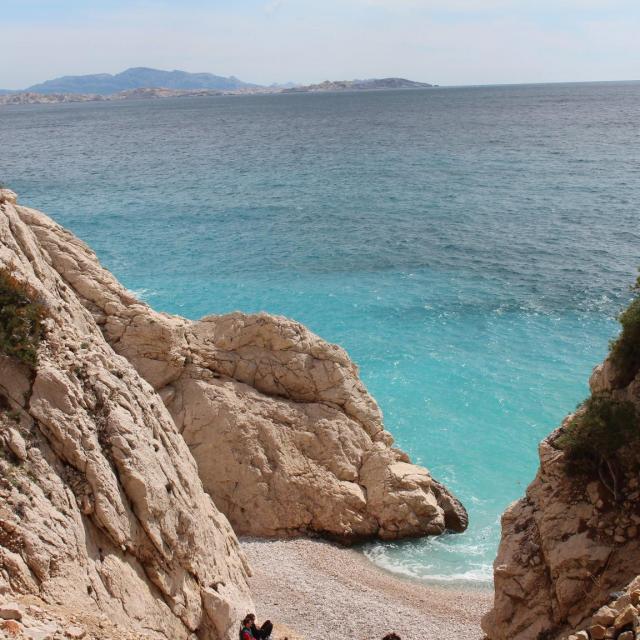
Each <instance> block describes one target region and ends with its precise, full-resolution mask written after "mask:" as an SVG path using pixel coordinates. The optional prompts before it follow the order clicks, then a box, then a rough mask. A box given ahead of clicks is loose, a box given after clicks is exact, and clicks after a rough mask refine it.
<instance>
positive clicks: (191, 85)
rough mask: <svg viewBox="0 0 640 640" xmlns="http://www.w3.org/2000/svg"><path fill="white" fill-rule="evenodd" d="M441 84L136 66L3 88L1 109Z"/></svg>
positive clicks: (410, 87) (401, 79) (392, 79)
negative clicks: (255, 77) (262, 78)
mask: <svg viewBox="0 0 640 640" xmlns="http://www.w3.org/2000/svg"><path fill="white" fill-rule="evenodd" d="M433 86H437V85H431V84H427V83H425V82H414V81H413V80H406V79H404V78H381V79H370V80H339V81H329V80H325V81H324V82H321V83H319V84H310V85H296V84H294V83H291V82H289V83H286V84H273V85H270V86H268V87H265V86H261V85H258V84H252V83H250V82H243V81H242V80H239V79H238V78H236V77H235V76H229V77H228V78H227V77H224V76H216V75H214V74H212V73H189V72H187V71H177V70H176V71H162V70H160V69H149V68H147V67H134V68H131V69H127V70H126V71H123V72H122V73H117V74H115V75H112V74H110V73H97V74H93V75H85V76H63V77H60V78H55V79H53V80H47V81H46V82H42V83H40V84H34V85H32V86H31V87H27V88H26V89H24V90H21V91H10V90H3V89H0V105H6V104H35V103H38V104H42V103H44V104H54V103H58V102H92V101H101V100H131V99H140V98H167V97H195V96H206V95H219V94H247V93H305V92H308V93H317V92H328V91H377V90H383V89H426V88H429V87H433Z"/></svg>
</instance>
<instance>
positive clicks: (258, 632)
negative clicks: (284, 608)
mask: <svg viewBox="0 0 640 640" xmlns="http://www.w3.org/2000/svg"><path fill="white" fill-rule="evenodd" d="M247 618H248V619H249V621H250V622H249V624H250V628H251V634H252V637H253V638H255V640H266V639H267V638H270V637H271V632H272V631H273V625H272V624H271V620H266V621H265V622H264V623H263V624H262V626H261V627H259V626H258V625H256V616H255V614H253V613H248V614H247ZM241 640H244V638H242V639H241Z"/></svg>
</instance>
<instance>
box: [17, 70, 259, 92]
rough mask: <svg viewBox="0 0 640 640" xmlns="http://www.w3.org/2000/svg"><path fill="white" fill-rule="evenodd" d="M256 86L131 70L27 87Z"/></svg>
mask: <svg viewBox="0 0 640 640" xmlns="http://www.w3.org/2000/svg"><path fill="white" fill-rule="evenodd" d="M257 86H258V85H255V84H251V83H249V82H243V81H242V80H238V78H235V77H234V76H230V77H228V78H226V77H224V76H216V75H214V74H212V73H189V72H187V71H162V70H160V69H149V68H147V67H133V68H131V69H127V70H126V71H122V72H121V73H117V74H115V75H111V74H110V73H96V74H93V75H87V76H62V77H61V78H55V79H53V80H47V81H46V82H42V83H40V84H34V85H33V86H31V87H27V88H26V89H25V90H24V91H25V92H29V93H43V94H51V93H82V94H90V93H93V94H97V95H101V96H108V95H111V94H113V93H118V92H120V91H127V90H129V89H140V88H150V87H162V88H164V89H242V88H251V87H257Z"/></svg>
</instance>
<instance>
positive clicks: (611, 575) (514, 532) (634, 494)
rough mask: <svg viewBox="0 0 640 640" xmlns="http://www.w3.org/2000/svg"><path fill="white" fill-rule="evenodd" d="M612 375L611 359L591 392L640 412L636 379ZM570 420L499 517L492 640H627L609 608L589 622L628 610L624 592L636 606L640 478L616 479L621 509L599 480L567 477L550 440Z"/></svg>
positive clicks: (489, 621) (487, 627) (486, 625)
mask: <svg viewBox="0 0 640 640" xmlns="http://www.w3.org/2000/svg"><path fill="white" fill-rule="evenodd" d="M614 377H615V376H614V371H613V368H612V363H611V362H610V361H606V362H605V363H604V365H601V366H599V367H596V369H595V370H594V373H593V375H592V377H591V381H590V384H591V389H592V392H594V393H602V392H607V393H611V394H612V395H613V397H614V398H616V399H618V400H624V401H631V402H633V403H635V404H636V406H637V408H638V409H640V375H638V376H636V378H635V380H633V381H632V382H631V383H630V384H629V385H628V386H627V387H625V388H622V389H616V388H614V386H613V382H612V381H613V378H614ZM572 417H573V416H568V418H567V419H566V420H565V422H564V423H563V425H562V427H561V428H560V429H558V430H557V431H555V432H554V433H552V434H551V435H550V436H549V437H548V438H547V439H546V440H545V441H544V442H542V444H541V445H540V468H539V471H538V474H537V476H536V478H535V480H534V481H533V482H532V483H531V484H530V485H529V487H528V489H527V492H526V496H525V497H524V498H522V499H521V500H519V501H518V502H515V503H514V504H512V505H511V506H510V507H509V508H508V509H507V511H506V512H505V513H504V515H503V517H502V540H501V543H500V548H499V550H498V556H497V558H496V560H495V563H494V579H495V604H494V608H493V610H492V611H491V612H490V613H489V614H488V615H487V616H486V617H485V619H484V620H483V624H482V627H483V630H484V631H485V633H486V634H487V635H488V636H489V638H491V640H537V639H538V638H549V639H553V638H566V637H567V636H569V634H570V632H571V631H576V633H575V634H574V636H575V637H576V638H582V637H584V638H588V637H592V638H605V637H606V638H614V637H621V636H618V633H619V631H620V629H619V628H618V629H614V628H613V627H614V626H615V625H613V617H615V616H613V617H612V619H611V620H608V619H606V616H605V618H602V613H603V611H604V610H601V611H600V613H599V614H596V616H595V619H592V616H593V615H594V613H595V612H596V610H598V609H599V608H600V607H602V606H603V605H607V604H609V605H611V607H613V611H614V612H615V611H616V610H618V609H619V610H622V608H624V607H625V606H626V605H628V604H629V602H630V599H629V598H631V596H625V597H624V598H620V597H619V595H616V594H617V592H621V591H624V590H625V589H626V590H627V591H629V592H630V593H631V594H632V595H633V598H634V599H633V603H634V604H638V603H639V602H640V579H636V580H634V579H635V578H636V576H638V574H640V537H639V531H640V483H639V479H638V478H637V476H636V474H633V473H627V474H626V475H625V476H624V477H620V478H619V491H620V494H621V499H620V501H619V503H616V502H615V501H614V500H613V496H612V495H611V492H610V491H609V490H607V489H606V487H605V486H604V485H603V484H602V482H600V481H598V480H593V481H591V482H589V483H588V484H587V485H586V486H585V483H584V481H579V480H578V479H576V478H572V477H570V476H568V475H567V471H566V467H565V458H564V453H563V452H562V451H560V450H559V449H557V448H556V447H554V441H555V439H556V438H557V437H558V435H559V434H560V433H561V432H562V429H563V428H564V426H565V425H566V424H568V422H569V421H570V420H571V418H572ZM634 594H635V595H634ZM606 608H607V607H605V609H606ZM598 615H600V618H598ZM634 615H635V614H634ZM596 627H597V628H596ZM609 627H611V628H609ZM585 629H589V630H590V633H591V635H588V634H587V631H586V630H585ZM605 632H606V633H607V634H608V635H604V634H605ZM614 632H615V633H614ZM601 633H602V634H603V635H599V634H601Z"/></svg>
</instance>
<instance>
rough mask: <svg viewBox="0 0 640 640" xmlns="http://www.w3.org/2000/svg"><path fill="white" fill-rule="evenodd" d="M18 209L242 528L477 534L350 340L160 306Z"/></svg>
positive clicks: (341, 534) (33, 214)
mask: <svg viewBox="0 0 640 640" xmlns="http://www.w3.org/2000/svg"><path fill="white" fill-rule="evenodd" d="M16 212H17V214H18V215H19V217H20V219H21V221H22V222H23V223H24V224H25V225H26V226H27V227H28V229H29V231H30V232H32V233H33V234H34V236H35V237H36V238H37V241H38V245H39V249H40V250H42V252H43V253H44V254H45V255H46V257H47V261H48V262H49V263H50V265H51V266H52V267H53V269H54V270H55V271H56V272H57V273H59V274H60V276H61V277H62V279H63V280H64V282H65V283H66V284H67V285H68V287H69V289H70V291H72V292H73V294H74V295H75V296H77V297H78V298H79V299H80V300H81V301H82V303H83V304H84V305H85V307H86V308H87V309H88V310H89V311H90V312H91V315H92V317H93V320H94V321H95V322H96V323H97V324H98V325H99V326H100V328H101V329H102V331H103V333H104V336H105V338H106V339H107V342H108V343H109V344H110V345H111V346H112V347H113V349H114V350H115V351H116V352H117V353H118V354H120V355H122V356H124V358H126V359H127V360H128V361H129V362H130V363H131V364H132V365H133V366H134V367H135V368H136V370H137V371H138V372H139V373H140V375H141V376H142V377H143V378H144V379H145V380H147V381H148V382H149V383H150V384H151V385H152V386H153V388H154V389H155V390H156V391H157V392H158V393H159V394H160V396H161V397H162V399H163V401H164V403H165V405H166V407H167V408H168V409H169V411H170V413H171V416H172V417H173V419H174V421H175V424H176V425H177V427H178V429H179V431H180V433H182V435H183V437H184V439H185V440H186V442H187V444H188V445H189V448H190V449H191V453H192V454H193V456H194V458H195V460H196V462H197V464H198V468H199V472H200V477H201V478H202V482H203V484H204V487H205V489H206V491H207V492H208V493H209V494H210V495H211V497H212V498H213V500H214V502H215V504H216V505H217V506H218V508H219V509H220V510H221V511H222V512H223V513H225V514H226V515H227V517H228V518H229V520H230V521H231V524H232V525H233V527H234V529H235V530H236V532H237V533H242V534H252V535H260V536H292V535H300V534H320V535H325V536H329V537H333V538H336V539H340V540H343V541H347V542H348V541H353V540H357V539H361V538H367V537H376V536H377V537H380V538H383V539H396V538H402V537H407V536H421V535H431V534H439V533H442V532H443V531H444V530H445V528H447V529H451V530H455V531H461V530H464V529H465V528H466V524H467V518H466V513H465V511H464V508H463V507H462V505H461V504H460V503H459V502H458V501H457V500H456V499H455V498H454V497H453V496H452V495H451V494H450V493H449V492H448V491H447V490H446V489H445V488H444V487H443V486H442V485H440V484H439V483H437V482H435V481H434V480H433V479H432V478H431V476H430V475H429V473H428V471H427V470H426V469H424V468H421V467H417V466H415V465H412V464H410V462H409V459H408V457H407V456H406V454H404V453H403V452H401V451H398V450H397V449H394V448H392V447H391V445H392V443H393V439H392V437H391V435H390V434H389V433H388V432H387V431H385V429H384V425H383V421H382V415H381V412H380V409H379V408H378V405H377V404H376V402H375V400H374V399H373V398H372V397H371V396H370V395H369V394H368V392H367V390H366V389H365V387H364V385H363V384H362V382H361V381H360V379H359V377H358V371H357V368H356V366H355V365H354V364H353V363H352V362H351V360H350V359H349V357H348V356H347V354H346V353H345V352H344V350H342V349H341V348H340V347H338V346H335V345H331V344H328V343H326V342H324V341H323V340H321V339H320V338H318V337H317V336H316V335H314V334H313V333H311V332H310V331H309V330H308V329H306V328H305V327H304V326H302V325H300V324H298V323H296V322H293V321H291V320H287V319H286V318H282V317H273V316H270V315H267V314H257V315H245V314H242V313H232V314H229V315H224V316H209V317H206V318H203V319H202V320H200V321H198V322H191V321H188V320H185V319H184V318H179V317H174V316H170V315H167V314H163V313H157V312H155V311H153V310H152V309H150V308H149V307H148V306H147V305H145V304H143V303H141V302H140V301H138V300H137V299H136V298H135V297H134V296H133V295H132V294H131V293H130V292H128V291H126V290H125V289H124V288H123V287H122V286H121V285H120V283H119V282H118V281H117V280H116V279H115V278H114V277H113V276H112V275H111V274H110V273H109V272H108V271H106V270H104V269H103V268H102V267H101V266H100V264H99V262H98V260H97V258H96V256H95V254H94V253H93V252H92V251H91V250H90V249H89V248H88V247H87V246H86V245H85V244H84V243H82V242H80V241H79V240H78V239H77V238H75V237H74V236H72V235H71V234H70V233H69V232H67V231H65V230H64V229H62V228H61V227H60V226H59V225H57V224H55V223H54V222H53V221H52V220H50V219H49V218H47V217H46V216H44V215H43V214H41V213H39V212H37V211H33V210H31V209H27V208H25V207H17V208H16Z"/></svg>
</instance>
